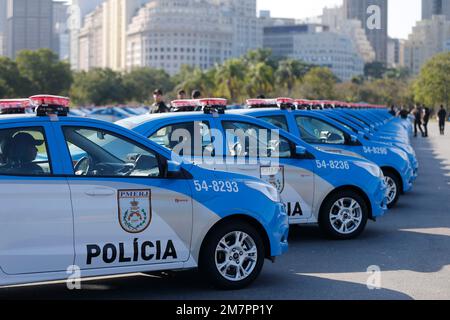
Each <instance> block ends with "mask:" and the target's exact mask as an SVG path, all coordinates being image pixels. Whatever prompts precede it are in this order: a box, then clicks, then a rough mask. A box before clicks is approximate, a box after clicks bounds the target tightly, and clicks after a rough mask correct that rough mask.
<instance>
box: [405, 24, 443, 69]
mask: <svg viewBox="0 0 450 320" xmlns="http://www.w3.org/2000/svg"><path fill="white" fill-rule="evenodd" d="M449 40H450V21H449V20H447V19H446V17H445V16H432V18H431V19H430V20H422V21H419V22H418V23H417V25H416V26H415V27H414V28H413V32H412V34H410V35H409V37H408V40H407V41H406V42H405V45H404V53H403V54H404V57H403V59H404V65H405V67H407V68H409V69H410V71H411V72H412V73H414V74H417V73H419V72H420V69H421V68H422V66H423V65H424V64H425V63H426V62H427V61H428V60H429V59H431V58H432V57H433V56H434V55H436V54H438V53H441V52H443V51H446V50H447V49H448V48H447V44H448V43H449Z"/></svg>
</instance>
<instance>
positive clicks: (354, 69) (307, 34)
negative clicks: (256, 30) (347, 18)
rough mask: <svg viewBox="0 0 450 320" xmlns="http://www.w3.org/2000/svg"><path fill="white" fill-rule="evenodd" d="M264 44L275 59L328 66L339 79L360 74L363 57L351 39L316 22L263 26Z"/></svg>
mask: <svg viewBox="0 0 450 320" xmlns="http://www.w3.org/2000/svg"><path fill="white" fill-rule="evenodd" d="M264 47H265V48H269V49H271V50H272V52H273V54H274V56H276V57H279V58H292V59H297V60H301V61H304V62H307V63H310V64H316V65H319V66H323V67H328V68H330V69H331V71H333V73H334V74H335V75H336V77H338V78H339V79H341V80H342V81H349V80H351V79H352V78H353V77H355V76H360V75H362V74H364V60H363V59H362V58H361V57H360V55H359V53H358V51H357V49H356V48H355V46H354V44H353V41H352V40H351V38H350V37H348V36H345V35H343V34H337V33H334V32H330V31H329V29H328V27H327V26H324V25H319V24H297V25H290V26H272V27H265V28H264Z"/></svg>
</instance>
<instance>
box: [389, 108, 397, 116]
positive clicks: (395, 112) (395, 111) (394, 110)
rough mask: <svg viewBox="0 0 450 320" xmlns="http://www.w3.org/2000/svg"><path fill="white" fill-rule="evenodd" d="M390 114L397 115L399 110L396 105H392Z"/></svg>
mask: <svg viewBox="0 0 450 320" xmlns="http://www.w3.org/2000/svg"><path fill="white" fill-rule="evenodd" d="M389 114H390V115H391V116H393V117H396V116H397V110H396V109H395V106H394V105H392V106H391V110H389Z"/></svg>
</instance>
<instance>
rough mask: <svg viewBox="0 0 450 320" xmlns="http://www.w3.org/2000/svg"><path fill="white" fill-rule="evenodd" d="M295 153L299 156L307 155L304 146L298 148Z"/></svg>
mask: <svg viewBox="0 0 450 320" xmlns="http://www.w3.org/2000/svg"><path fill="white" fill-rule="evenodd" d="M295 153H296V155H298V156H304V155H306V148H305V147H303V146H296V147H295Z"/></svg>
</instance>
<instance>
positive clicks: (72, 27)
mask: <svg viewBox="0 0 450 320" xmlns="http://www.w3.org/2000/svg"><path fill="white" fill-rule="evenodd" d="M104 1H105V0H72V5H71V6H70V9H69V22H68V26H67V27H68V29H69V34H70V36H69V38H70V39H69V42H70V65H71V66H72V68H73V69H75V70H78V69H79V67H80V66H79V65H78V62H79V60H80V59H79V51H80V48H79V35H80V29H81V27H82V26H83V21H84V19H85V17H86V15H88V14H89V13H92V12H93V11H94V10H95V9H96V8H97V7H98V6H99V5H100V4H102V3H103V2H104Z"/></svg>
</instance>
